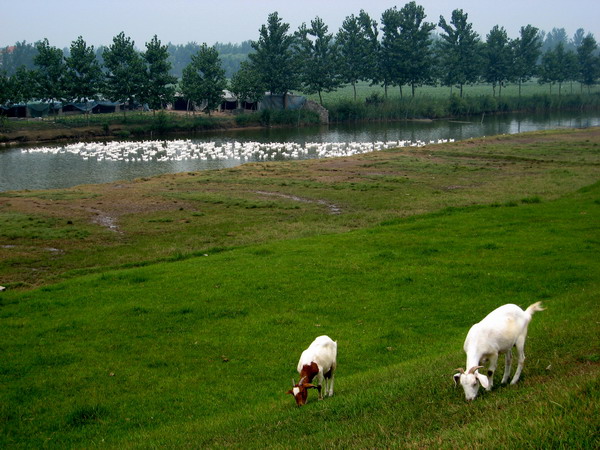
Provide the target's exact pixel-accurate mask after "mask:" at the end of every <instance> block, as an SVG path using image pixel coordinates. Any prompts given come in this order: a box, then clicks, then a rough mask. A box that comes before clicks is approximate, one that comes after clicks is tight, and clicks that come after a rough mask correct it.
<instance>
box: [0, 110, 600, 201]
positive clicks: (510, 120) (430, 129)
mask: <svg viewBox="0 0 600 450" xmlns="http://www.w3.org/2000/svg"><path fill="white" fill-rule="evenodd" d="M481 119H482V118H477V119H473V118H470V119H466V120H436V121H412V122H392V123H368V124H362V123H361V124H342V125H329V126H321V127H310V128H294V129H265V130H236V131H228V132H220V133H203V134H197V135H195V136H189V137H188V138H186V139H182V138H180V137H178V138H174V139H163V140H160V141H156V140H155V141H153V142H148V141H144V142H141V141H127V142H119V143H117V142H111V143H85V144H84V143H81V144H71V145H54V146H45V147H23V148H20V147H11V148H7V149H2V150H0V192H1V191H10V190H25V189H54V188H66V187H71V186H75V185H79V184H94V183H106V182H113V181H117V180H132V179H135V178H140V177H148V176H154V175H159V174H164V173H176V172H189V171H198V170H209V169H219V168H226V167H233V166H237V165H239V164H242V163H245V162H248V161H259V160H281V159H294V158H296V159H300V158H321V157H328V156H339V155H346V154H352V153H357V152H364V151H374V150H379V149H382V148H386V147H387V146H391V145H394V144H395V145H406V146H408V145H420V144H423V143H430V142H438V141H447V140H450V139H453V140H457V141H458V140H464V139H469V138H475V137H481V136H492V135H499V134H515V133H521V132H525V131H534V130H544V129H553V128H585V127H590V126H600V113H598V112H594V113H583V114H581V113H579V114H577V113H572V114H568V113H561V114H551V115H502V116H485V117H484V118H483V120H481ZM326 144H327V145H326Z"/></svg>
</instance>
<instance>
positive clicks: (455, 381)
mask: <svg viewBox="0 0 600 450" xmlns="http://www.w3.org/2000/svg"><path fill="white" fill-rule="evenodd" d="M460 375H461V374H460V373H455V374H454V376H453V377H452V378H453V379H454V387H456V386H457V385H458V380H460Z"/></svg>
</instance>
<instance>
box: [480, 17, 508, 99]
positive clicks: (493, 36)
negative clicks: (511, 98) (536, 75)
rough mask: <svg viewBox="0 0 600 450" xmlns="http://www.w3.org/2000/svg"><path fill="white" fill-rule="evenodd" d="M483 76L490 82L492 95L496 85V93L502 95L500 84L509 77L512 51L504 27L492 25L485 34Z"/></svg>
mask: <svg viewBox="0 0 600 450" xmlns="http://www.w3.org/2000/svg"><path fill="white" fill-rule="evenodd" d="M484 59H485V64H484V70H483V78H484V80H485V81H487V82H488V83H491V85H492V89H493V93H494V97H495V96H496V86H498V95H499V96H500V95H502V86H503V85H504V84H505V83H506V82H507V81H508V80H509V79H510V78H511V71H512V67H513V52H512V46H511V42H510V40H509V39H508V35H507V34H506V30H505V29H504V27H499V26H498V25H496V26H494V28H492V30H491V31H490V32H489V34H488V35H487V39H486V42H485V52H484Z"/></svg>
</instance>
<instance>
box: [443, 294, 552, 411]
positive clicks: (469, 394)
mask: <svg viewBox="0 0 600 450" xmlns="http://www.w3.org/2000/svg"><path fill="white" fill-rule="evenodd" d="M543 310H544V308H542V305H541V302H537V303H534V304H533V305H531V306H530V307H529V308H527V309H526V310H525V311H523V310H522V309H521V308H520V307H518V306H517V305H513V304H508V305H504V306H500V307H499V308H497V309H495V310H494V311H492V312H491V313H489V314H488V315H487V316H486V317H485V318H484V319H483V320H482V321H481V322H479V323H476V324H475V325H473V326H472V327H471V329H470V330H469V333H468V334H467V338H466V339H465V345H464V347H463V348H464V350H465V353H466V354H467V372H466V373H465V370H464V369H456V370H458V371H459V373H457V374H455V375H454V383H455V385H456V383H457V382H458V381H459V380H460V384H461V385H462V387H463V389H464V390H465V397H466V399H467V400H473V399H474V398H475V397H476V396H477V391H478V390H479V384H481V385H482V386H483V387H484V388H485V389H486V390H488V391H489V390H491V389H492V385H493V378H494V371H495V370H496V367H497V365H498V354H500V353H506V361H505V362H506V366H505V369H504V376H503V377H502V383H506V382H507V381H508V377H509V375H510V367H511V363H512V348H513V347H517V353H518V355H519V365H518V366H517V370H516V372H515V375H514V377H513V379H512V381H511V383H510V384H515V383H516V382H517V381H518V380H519V376H520V375H521V371H522V370H523V363H524V362H525V353H524V348H525V339H526V338H527V326H528V325H529V322H530V321H531V317H532V316H533V314H534V313H535V312H536V311H543ZM487 360H489V362H490V365H489V367H488V373H487V377H486V376H485V375H481V374H480V373H479V371H478V369H481V368H483V366H480V365H479V364H483V363H485V361H487Z"/></svg>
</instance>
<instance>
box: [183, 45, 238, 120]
mask: <svg viewBox="0 0 600 450" xmlns="http://www.w3.org/2000/svg"><path fill="white" fill-rule="evenodd" d="M226 87H227V79H226V78H225V71H224V70H223V69H222V67H221V61H220V59H219V52H218V51H217V50H216V49H215V48H214V47H208V46H207V45H206V44H202V46H201V47H200V50H198V53H196V54H195V55H192V61H191V62H190V64H188V65H187V66H186V67H185V68H184V69H183V75H182V78H181V90H182V92H183V95H184V96H186V97H187V98H188V99H190V100H192V101H193V102H194V103H196V104H197V105H202V106H204V105H206V106H205V108H206V110H207V112H208V113H209V114H210V112H211V111H213V110H215V109H217V108H218V107H219V105H220V104H221V102H222V99H223V90H224V89H225V88H226Z"/></svg>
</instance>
